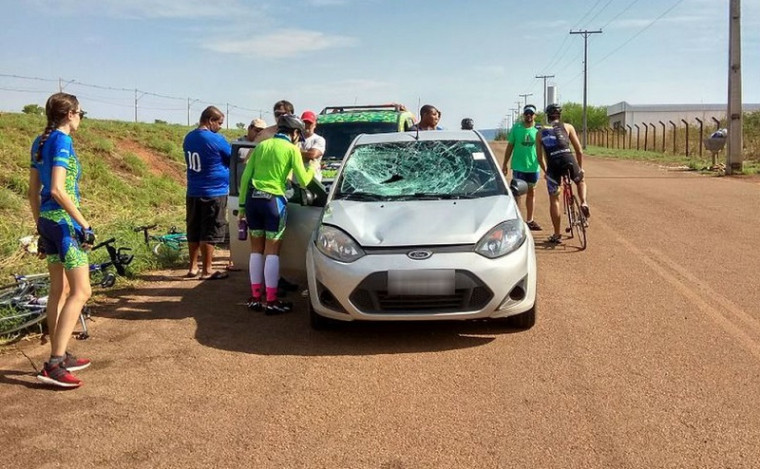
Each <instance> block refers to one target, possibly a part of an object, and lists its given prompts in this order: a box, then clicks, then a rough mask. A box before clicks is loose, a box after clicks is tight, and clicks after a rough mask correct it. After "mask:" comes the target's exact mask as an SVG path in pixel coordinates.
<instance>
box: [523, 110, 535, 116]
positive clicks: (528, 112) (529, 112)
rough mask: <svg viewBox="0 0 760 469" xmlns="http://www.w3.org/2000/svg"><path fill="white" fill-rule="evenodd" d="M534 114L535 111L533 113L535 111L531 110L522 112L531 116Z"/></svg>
mask: <svg viewBox="0 0 760 469" xmlns="http://www.w3.org/2000/svg"><path fill="white" fill-rule="evenodd" d="M535 114H536V113H535V112H532V111H526V112H523V115H524V116H532V115H535Z"/></svg>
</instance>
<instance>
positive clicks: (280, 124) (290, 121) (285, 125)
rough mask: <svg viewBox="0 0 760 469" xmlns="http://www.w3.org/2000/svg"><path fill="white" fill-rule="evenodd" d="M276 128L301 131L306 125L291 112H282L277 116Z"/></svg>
mask: <svg viewBox="0 0 760 469" xmlns="http://www.w3.org/2000/svg"><path fill="white" fill-rule="evenodd" d="M277 129H278V130H280V129H282V130H298V131H299V132H303V131H304V130H306V127H305V126H304V124H303V121H302V120H301V119H299V118H298V117H296V116H294V115H293V114H283V115H281V116H280V117H278V118H277Z"/></svg>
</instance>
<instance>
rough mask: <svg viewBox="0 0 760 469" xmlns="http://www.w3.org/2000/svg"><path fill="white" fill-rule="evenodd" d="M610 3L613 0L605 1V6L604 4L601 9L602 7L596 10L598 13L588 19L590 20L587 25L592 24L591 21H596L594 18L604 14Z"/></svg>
mask: <svg viewBox="0 0 760 469" xmlns="http://www.w3.org/2000/svg"><path fill="white" fill-rule="evenodd" d="M610 3H612V0H607V3H605V4H604V6H603V7H602V8H601V9H600V10H599V11H598V12H596V14H595V15H594V16H593V17H592V18H591V19H590V20H588V22H587V23H586V26H588V25H590V24H591V23H592V22H593V21H594V20H595V19H596V18H597V17H598V16H599V15H601V14H602V12H603V11H604V10H605V9H606V8H607V7H608V6H610Z"/></svg>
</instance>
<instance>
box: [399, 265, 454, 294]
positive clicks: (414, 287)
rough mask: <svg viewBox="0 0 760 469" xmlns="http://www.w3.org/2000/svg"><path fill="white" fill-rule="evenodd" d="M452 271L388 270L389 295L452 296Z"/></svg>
mask: <svg viewBox="0 0 760 469" xmlns="http://www.w3.org/2000/svg"><path fill="white" fill-rule="evenodd" d="M455 283H456V281H455V278H454V271H453V270H446V269H438V270H390V271H388V294H389V295H415V296H416V295H453V294H454V289H455Z"/></svg>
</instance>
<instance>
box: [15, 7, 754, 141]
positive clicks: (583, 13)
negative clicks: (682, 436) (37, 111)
mask: <svg viewBox="0 0 760 469" xmlns="http://www.w3.org/2000/svg"><path fill="white" fill-rule="evenodd" d="M534 5H537V4H531V3H530V2H524V1H513V0H479V1H475V0H473V1H464V0H457V1H455V0H418V1H412V2H408V1H402V0H290V1H282V0H227V1H223V0H222V1H216V2H209V1H207V0H26V1H18V0H0V9H1V10H0V11H2V15H0V37H2V39H3V41H2V43H3V44H4V47H3V48H2V49H0V110H4V111H20V110H21V108H22V107H23V106H24V105H25V104H30V103H37V104H40V105H43V104H44V102H45V99H46V98H47V96H49V95H50V94H51V93H53V92H55V91H57V90H58V86H59V78H61V79H63V82H61V84H62V85H65V91H67V92H70V93H73V94H76V95H77V96H78V97H79V98H80V102H81V103H82V107H83V109H85V110H87V111H88V112H89V113H90V115H91V116H92V117H95V118H104V119H120V120H134V115H135V105H134V102H135V92H134V89H135V88H136V89H138V90H139V91H138V119H139V120H140V121H147V122H153V120H154V119H162V120H166V121H169V122H177V123H187V122H186V121H187V115H188V112H187V108H188V99H189V100H190V121H191V122H195V121H197V119H198V116H199V115H200V112H201V111H202V109H203V108H204V107H205V106H206V105H209V104H214V105H216V106H218V107H219V108H220V109H222V111H223V112H227V106H229V114H228V121H230V127H233V126H234V123H236V122H248V121H250V119H251V118H253V117H258V116H259V114H261V115H262V117H263V118H264V119H266V120H267V121H268V122H270V123H271V121H272V115H271V112H270V111H271V107H272V104H273V103H274V102H275V101H277V100H279V99H288V100H290V101H291V102H293V103H294V104H295V106H296V111H298V112H301V111H303V110H306V109H312V110H315V111H317V112H319V110H320V109H322V107H324V106H328V105H350V104H374V103H387V102H399V103H403V104H405V105H407V107H409V108H411V109H413V110H415V111H416V109H418V107H419V105H420V104H426V103H430V104H434V105H436V106H437V107H438V108H439V109H441V111H442V114H443V118H442V122H441V124H442V125H443V126H444V127H447V128H457V127H458V126H459V121H460V120H461V119H462V118H463V117H472V118H474V119H475V122H476V127H478V128H494V127H497V126H499V124H500V123H502V122H503V121H504V117H505V115H506V114H508V113H509V112H510V111H509V109H510V108H513V107H515V106H516V104H515V103H516V101H519V100H522V98H520V96H519V95H520V94H526V93H533V96H530V97H528V101H529V102H532V103H535V104H537V105H538V106H539V107H541V106H542V105H543V91H542V85H543V82H542V80H539V79H536V78H534V77H535V76H536V75H555V77H554V78H552V79H549V81H548V83H549V84H555V85H556V86H557V89H558V94H559V99H560V101H561V102H567V101H574V102H582V97H583V94H582V93H583V76H582V70H583V65H582V60H583V38H582V36H579V35H570V34H568V33H569V31H570V30H571V29H572V30H578V29H590V30H595V29H599V28H601V29H602V30H603V33H602V34H595V35H592V36H591V37H590V38H589V67H590V68H589V94H588V102H589V104H593V105H611V104H614V103H616V102H619V101H623V100H625V101H628V102H629V103H632V104H653V103H663V104H669V103H723V102H725V101H726V95H727V76H728V72H727V67H728V17H729V13H728V5H729V1H728V0H561V1H554V2H548V3H546V2H545V3H542V4H541V5H542V7H540V8H539V7H537V6H534ZM658 17H659V19H658ZM742 49H743V53H742V68H743V98H744V99H743V100H744V102H753V103H758V102H760V1H757V0H751V1H750V0H743V1H742ZM9 75H12V76H9ZM14 76H15V77H14ZM17 77H25V78H17ZM31 78H35V79H31ZM71 80H73V82H72V81H71ZM259 110H261V111H259ZM415 113H416V112H415Z"/></svg>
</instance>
